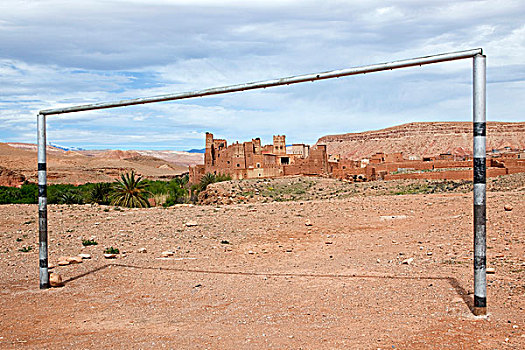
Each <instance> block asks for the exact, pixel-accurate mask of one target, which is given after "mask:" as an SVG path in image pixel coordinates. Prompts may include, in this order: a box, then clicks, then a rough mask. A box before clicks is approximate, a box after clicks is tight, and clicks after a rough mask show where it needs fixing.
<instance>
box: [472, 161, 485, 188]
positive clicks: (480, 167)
mask: <svg viewBox="0 0 525 350" xmlns="http://www.w3.org/2000/svg"><path fill="white" fill-rule="evenodd" d="M486 163H487V161H486V159H485V158H474V183H475V184H484V183H486V182H487V181H486V178H485V165H486Z"/></svg>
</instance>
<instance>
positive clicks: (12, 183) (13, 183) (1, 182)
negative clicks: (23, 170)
mask: <svg viewBox="0 0 525 350" xmlns="http://www.w3.org/2000/svg"><path fill="white" fill-rule="evenodd" d="M25 180H26V178H25V177H24V175H22V174H18V173H16V172H14V171H11V170H9V169H7V168H4V167H3V166H0V186H9V187H20V186H22V184H23V183H24V181H25Z"/></svg>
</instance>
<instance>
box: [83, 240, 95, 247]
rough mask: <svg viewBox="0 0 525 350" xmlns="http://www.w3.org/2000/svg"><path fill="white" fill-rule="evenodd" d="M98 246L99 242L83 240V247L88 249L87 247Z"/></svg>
mask: <svg viewBox="0 0 525 350" xmlns="http://www.w3.org/2000/svg"><path fill="white" fill-rule="evenodd" d="M97 244H98V242H97V241H95V240H94V239H83V240H82V245H83V246H84V247H87V246H89V245H97Z"/></svg>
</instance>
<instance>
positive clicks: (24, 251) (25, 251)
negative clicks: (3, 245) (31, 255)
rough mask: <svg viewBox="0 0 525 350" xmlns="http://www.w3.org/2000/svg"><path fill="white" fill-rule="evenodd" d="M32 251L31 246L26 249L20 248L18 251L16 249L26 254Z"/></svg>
mask: <svg viewBox="0 0 525 350" xmlns="http://www.w3.org/2000/svg"><path fill="white" fill-rule="evenodd" d="M32 250H33V246H27V247H22V248H20V249H18V251H19V252H22V253H28V252H30V251H32Z"/></svg>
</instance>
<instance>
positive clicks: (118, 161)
mask: <svg viewBox="0 0 525 350" xmlns="http://www.w3.org/2000/svg"><path fill="white" fill-rule="evenodd" d="M36 152H37V147H36V145H34V144H26V143H0V185H5V186H17V185H20V184H21V183H22V182H23V181H24V180H27V181H30V182H37V161H36ZM202 158H203V157H202V154H190V153H187V152H175V151H120V150H96V151H84V150H76V151H72V150H65V149H61V148H58V147H53V146H48V147H47V162H48V182H49V183H51V184H53V183H72V184H82V183H86V182H111V181H114V180H115V179H116V178H117V177H118V176H119V175H120V174H122V173H124V172H128V171H131V170H135V172H137V173H138V174H141V175H143V176H145V177H146V178H149V179H154V180H155V179H169V178H173V177H175V176H177V175H180V174H182V173H184V172H186V171H187V170H188V165H190V164H192V165H193V164H196V163H198V162H201V161H202V160H201V159H202Z"/></svg>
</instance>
